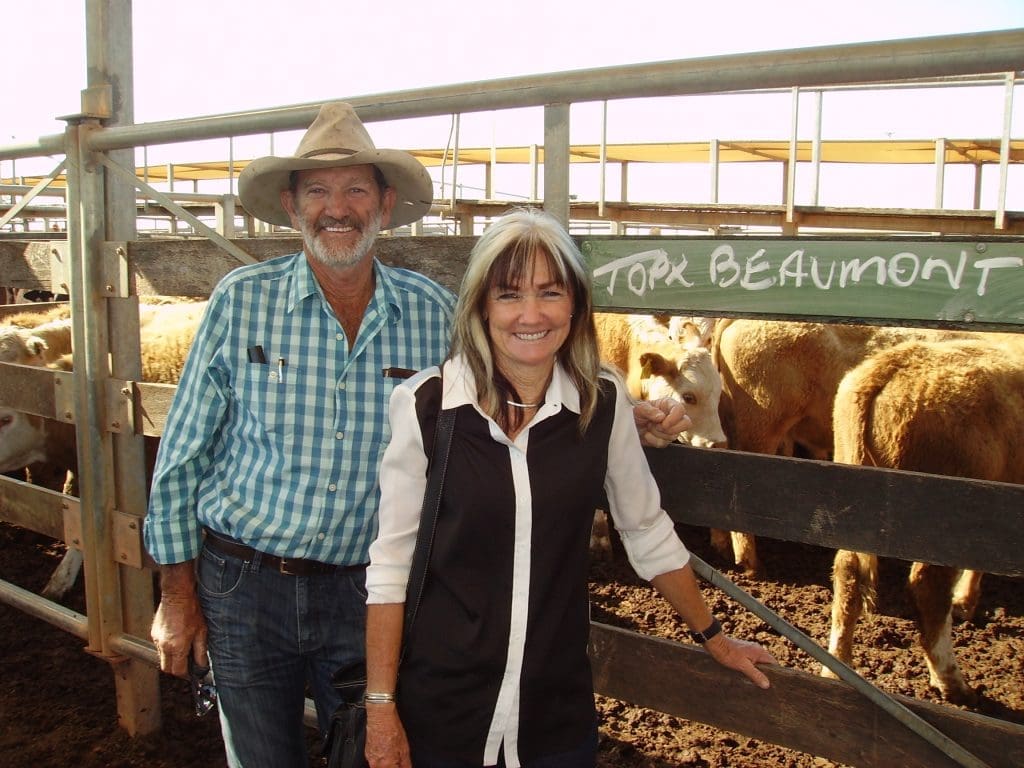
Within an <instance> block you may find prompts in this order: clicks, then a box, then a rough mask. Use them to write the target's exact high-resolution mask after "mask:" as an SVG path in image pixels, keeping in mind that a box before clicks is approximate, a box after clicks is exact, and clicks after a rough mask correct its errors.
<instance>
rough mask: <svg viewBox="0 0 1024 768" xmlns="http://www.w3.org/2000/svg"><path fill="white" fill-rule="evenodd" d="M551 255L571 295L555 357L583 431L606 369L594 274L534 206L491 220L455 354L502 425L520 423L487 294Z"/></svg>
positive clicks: (466, 287) (458, 312) (466, 289)
mask: <svg viewBox="0 0 1024 768" xmlns="http://www.w3.org/2000/svg"><path fill="white" fill-rule="evenodd" d="M539 257H544V258H546V259H547V262H548V267H549V269H550V271H551V274H552V276H553V277H554V279H555V281H556V282H557V283H558V284H559V287H561V288H564V289H566V290H567V291H568V292H569V295H570V296H571V298H572V303H573V310H572V317H571V319H570V324H569V335H568V337H567V338H566V340H565V343H564V344H563V345H562V347H561V349H559V350H558V360H559V362H561V364H562V367H563V368H564V369H565V370H566V372H567V373H568V375H569V378H570V379H571V380H572V383H573V384H574V385H575V386H576V389H577V390H578V391H579V394H580V422H579V426H580V432H581V433H582V432H583V431H584V430H586V428H587V425H588V424H589V423H590V420H591V419H592V418H593V416H594V409H595V408H596V407H597V393H598V386H597V377H598V374H599V372H600V369H601V360H600V354H599V352H598V347H597V331H596V330H595V328H594V316H593V304H592V299H591V289H590V274H589V271H588V269H587V266H586V264H585V263H584V261H583V256H582V255H581V254H580V252H579V249H578V248H577V247H576V244H575V243H574V242H573V240H572V238H571V237H569V234H568V233H567V232H566V231H565V229H564V228H563V227H562V225H561V224H560V223H559V222H558V220H557V219H555V218H554V217H553V216H551V215H549V214H547V213H544V212H543V211H540V210H535V209H525V208H524V209H516V210H514V211H512V212H510V213H508V214H506V215H505V216H502V217H501V218H500V219H498V220H497V221H495V222H494V223H493V224H491V226H490V227H488V228H487V230H486V231H485V232H484V234H483V235H481V237H480V239H479V240H478V241H477V243H476V245H475V246H474V247H473V250H472V252H471V253H470V255H469V264H468V266H467V267H466V273H465V275H464V276H463V278H462V289H461V291H460V292H459V301H458V304H457V305H456V307H455V319H454V328H453V331H452V347H451V354H452V355H453V356H454V355H463V356H464V357H465V359H466V361H467V364H468V365H469V369H470V371H471V372H472V375H473V378H474V380H475V382H476V389H477V396H478V398H479V400H480V406H481V408H483V410H484V411H485V412H486V413H487V414H488V415H490V416H491V418H493V419H494V420H495V421H496V422H497V423H498V425H499V426H501V427H502V429H505V430H508V428H509V427H512V428H518V426H519V424H521V423H522V418H523V415H522V413H520V412H519V411H518V410H515V413H512V414H509V413H508V410H509V409H507V408H506V407H505V401H506V400H520V399H521V398H520V396H519V394H518V393H517V392H516V391H515V387H513V386H512V384H510V383H509V382H508V380H507V379H506V378H505V377H504V376H502V375H501V373H500V371H498V370H497V369H496V367H495V364H494V351H493V347H492V345H491V338H490V335H489V333H488V330H487V324H486V320H485V318H484V316H485V314H486V306H487V297H488V293H489V292H490V290H491V289H492V288H493V287H495V286H515V285H522V284H523V283H524V282H525V281H526V280H528V279H529V278H530V276H531V274H532V272H533V269H534V268H535V262H536V258H539Z"/></svg>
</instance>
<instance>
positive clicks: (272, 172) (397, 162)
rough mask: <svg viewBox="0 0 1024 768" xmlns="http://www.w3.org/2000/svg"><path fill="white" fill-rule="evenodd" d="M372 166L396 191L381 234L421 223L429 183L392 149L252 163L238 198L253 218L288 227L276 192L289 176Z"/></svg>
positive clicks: (419, 168)
mask: <svg viewBox="0 0 1024 768" xmlns="http://www.w3.org/2000/svg"><path fill="white" fill-rule="evenodd" d="M349 165H375V166H377V167H378V168H380V170H381V173H383V174H384V178H385V179H386V180H387V183H388V186H389V187H391V188H392V189H394V190H395V205H394V207H393V208H392V209H391V220H390V221H389V222H388V224H387V226H385V227H384V229H394V228H395V227H401V226H404V225H406V224H412V223H413V222H414V221H419V220H420V219H422V218H423V217H424V216H425V215H426V214H427V213H428V212H429V211H430V206H431V204H432V203H433V201H434V183H433V181H432V180H431V178H430V174H429V173H427V169H426V168H424V167H423V164H422V163H420V161H419V160H417V159H416V158H415V157H413V156H412V155H410V154H409V153H408V152H403V151H401V150H397V149H372V150H362V151H360V152H355V153H353V154H345V155H343V154H321V155H317V156H316V157H309V158H303V157H261V158H259V159H257V160H253V161H252V162H251V163H249V164H248V165H247V166H246V167H245V168H244V169H242V172H241V174H239V176H238V197H239V199H240V200H241V202H242V207H243V208H245V210H246V211H248V212H249V213H250V214H252V215H253V216H255V217H257V218H259V219H262V220H263V221H266V222H269V223H271V224H278V225H281V226H286V227H289V226H291V224H292V222H291V218H290V217H289V216H288V212H287V211H286V210H285V209H284V206H283V205H282V204H281V191H282V190H285V189H288V186H289V177H290V175H291V173H292V171H305V170H309V169H312V168H341V167H345V166H349Z"/></svg>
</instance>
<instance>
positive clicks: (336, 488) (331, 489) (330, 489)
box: [327, 483, 338, 491]
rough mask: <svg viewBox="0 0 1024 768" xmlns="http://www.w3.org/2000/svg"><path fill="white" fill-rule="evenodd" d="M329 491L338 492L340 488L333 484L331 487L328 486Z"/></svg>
mask: <svg viewBox="0 0 1024 768" xmlns="http://www.w3.org/2000/svg"><path fill="white" fill-rule="evenodd" d="M327 490H328V491H336V490H338V486H336V485H335V484H334V483H331V484H330V485H328V486H327Z"/></svg>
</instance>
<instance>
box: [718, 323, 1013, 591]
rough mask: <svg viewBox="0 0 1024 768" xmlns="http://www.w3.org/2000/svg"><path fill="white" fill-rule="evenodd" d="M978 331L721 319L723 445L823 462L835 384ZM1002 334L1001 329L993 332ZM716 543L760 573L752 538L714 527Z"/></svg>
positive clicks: (829, 442)
mask: <svg viewBox="0 0 1024 768" xmlns="http://www.w3.org/2000/svg"><path fill="white" fill-rule="evenodd" d="M976 335H977V334H971V333H966V332H956V331H938V330H932V329H923V328H918V329H915V328H902V327H884V326H869V325H846V324H827V323H802V322H789V321H776V320H754V319H736V320H732V319H726V320H719V321H718V322H717V323H716V325H715V330H714V333H713V339H712V345H711V346H712V354H713V357H714V361H715V366H716V368H717V369H718V371H719V373H720V374H721V377H722V397H721V405H720V409H719V411H720V416H721V422H722V428H723V429H724V431H725V434H726V437H727V442H728V447H729V448H730V449H733V450H739V451H749V452H753V453H765V454H771V455H783V456H793V455H799V456H801V457H803V458H811V459H828V458H830V457H831V455H832V450H833V448H832V443H833V431H832V408H833V403H834V401H835V394H836V390H837V389H838V387H839V382H840V381H841V380H842V378H843V376H845V375H846V374H847V373H848V372H849V371H850V370H851V369H853V368H854V367H855V366H857V365H858V364H859V363H861V362H862V361H863V360H864V359H866V358H867V357H869V356H870V355H872V354H874V353H876V352H878V351H881V350H884V349H889V348H891V347H893V346H895V345H897V344H901V343H903V342H905V341H912V340H925V341H927V340H939V339H957V338H971V337H974V336H976ZM996 336H999V334H996ZM713 542H714V544H715V548H716V549H717V550H718V551H719V552H721V553H722V555H723V556H724V557H728V556H729V555H730V554H731V555H732V557H733V559H734V560H735V562H736V564H737V565H740V566H741V567H743V569H744V570H745V571H747V572H748V573H763V568H762V565H761V562H760V559H759V557H758V554H757V545H756V541H755V538H754V536H753V535H751V534H746V533H741V532H733V533H732V534H731V535H730V534H729V533H728V532H725V531H716V532H713Z"/></svg>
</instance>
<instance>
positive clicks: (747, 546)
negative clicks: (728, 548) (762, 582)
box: [732, 531, 763, 576]
mask: <svg viewBox="0 0 1024 768" xmlns="http://www.w3.org/2000/svg"><path fill="white" fill-rule="evenodd" d="M732 551H733V553H734V554H735V556H736V565H738V566H741V567H742V568H743V570H744V572H745V573H746V574H747V575H748V576H761V575H763V571H762V567H761V561H760V560H759V559H758V557H757V539H756V538H755V537H754V534H752V533H740V532H739V531H733V532H732Z"/></svg>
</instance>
